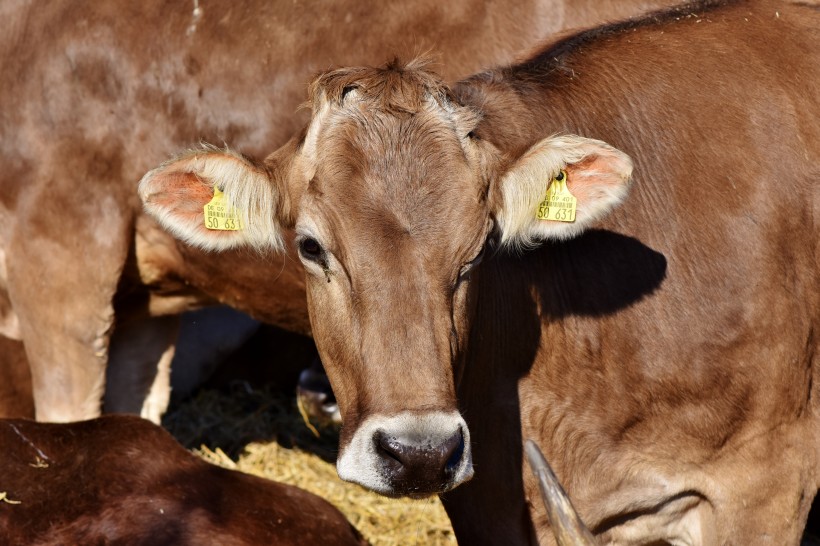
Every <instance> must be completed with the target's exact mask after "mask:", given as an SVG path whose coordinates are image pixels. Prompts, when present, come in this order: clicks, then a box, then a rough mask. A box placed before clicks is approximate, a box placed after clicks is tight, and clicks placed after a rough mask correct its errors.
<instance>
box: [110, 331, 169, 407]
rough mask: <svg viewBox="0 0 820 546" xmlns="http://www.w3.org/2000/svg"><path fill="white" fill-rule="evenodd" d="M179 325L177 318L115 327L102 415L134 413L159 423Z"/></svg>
mask: <svg viewBox="0 0 820 546" xmlns="http://www.w3.org/2000/svg"><path fill="white" fill-rule="evenodd" d="M179 324H180V318H179V315H168V316H162V317H144V318H137V319H132V320H129V321H127V322H125V323H124V324H117V326H116V329H115V330H114V335H113V336H112V339H111V350H110V352H109V358H108V368H107V370H106V390H105V412H106V413H138V414H139V415H140V416H141V417H143V418H145V419H148V420H150V421H153V422H154V423H159V422H160V419H161V418H162V414H163V413H165V410H166V409H167V408H168V401H169V400H170V397H171V361H172V360H173V358H174V349H175V343H176V339H177V335H178V334H179Z"/></svg>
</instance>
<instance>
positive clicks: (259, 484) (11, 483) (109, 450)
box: [0, 415, 366, 546]
mask: <svg viewBox="0 0 820 546" xmlns="http://www.w3.org/2000/svg"><path fill="white" fill-rule="evenodd" d="M0 445H2V446H3V449H2V450H0V543H2V544H26V545H28V546H46V545H57V544H129V545H135V546H136V545H141V544H144V545H146V546H148V545H150V546H161V545H169V546H170V545H173V546H185V545H201V544H220V545H225V546H228V545H231V546H233V545H235V546H240V545H247V546H251V545H253V546H256V545H259V544H292V545H302V544H346V545H347V544H349V545H353V544H356V545H362V544H366V541H365V540H364V539H362V538H361V536H360V535H359V533H358V532H357V531H356V530H355V529H354V528H353V527H352V526H351V525H350V523H349V522H348V521H347V520H346V519H345V517H344V515H343V514H342V513H341V512H339V510H337V509H336V508H334V507H333V506H332V505H331V504H330V503H328V502H326V501H324V500H322V499H320V498H319V497H317V496H316V495H313V494H311V493H308V492H307V491H304V490H302V489H299V488H298V487H293V486H290V485H285V484H281V483H276V482H272V481H268V480H264V479H262V478H257V477H256V476H250V475H248V474H244V473H242V472H237V471H234V470H227V469H225V468H220V467H218V466H215V465H212V464H209V463H206V462H205V461H203V460H202V459H200V458H199V457H197V456H195V455H193V454H192V453H189V452H188V451H186V450H185V449H184V448H183V447H182V446H180V445H179V444H178V443H177V442H176V441H175V440H174V439H173V438H172V437H171V435H170V434H168V433H167V432H165V431H164V430H162V429H161V428H160V427H158V426H156V425H153V424H151V423H150V422H148V421H146V420H144V419H140V418H139V417H133V416H126V415H111V416H105V417H101V418H99V419H94V420H91V421H84V422H80V423H71V424H44V423H35V422H32V421H24V420H5V419H4V420H0Z"/></svg>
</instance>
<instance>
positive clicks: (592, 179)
mask: <svg viewBox="0 0 820 546" xmlns="http://www.w3.org/2000/svg"><path fill="white" fill-rule="evenodd" d="M631 175H632V160H631V159H630V158H629V156H627V155H626V154H625V153H624V152H622V151H620V150H617V149H615V148H613V147H612V146H610V145H609V144H607V143H605V142H601V141H600V140H594V139H590V138H584V137H580V136H577V135H562V136H553V137H548V138H545V139H543V140H541V141H540V142H538V143H536V144H535V145H533V146H532V147H531V148H530V149H529V150H528V151H527V152H526V153H524V155H522V156H521V157H520V158H518V160H517V161H515V162H514V163H513V164H512V166H511V167H510V168H509V169H508V170H507V172H506V173H505V174H504V175H503V177H502V178H501V181H500V189H501V199H500V206H499V207H498V208H497V210H496V211H495V214H496V220H497V222H498V226H499V228H500V231H501V243H502V244H505V245H511V246H534V245H536V244H537V243H538V242H539V241H543V240H546V239H568V238H570V237H575V236H576V235H578V234H580V233H581V232H583V231H584V230H585V229H587V228H588V227H589V226H590V225H592V224H593V222H595V221H596V220H597V219H599V218H601V217H602V216H605V215H606V214H608V213H609V212H610V211H611V210H612V208H613V207H615V206H616V205H618V203H620V202H621V201H623V199H624V197H626V192H627V188H628V186H629V179H630V176H631Z"/></svg>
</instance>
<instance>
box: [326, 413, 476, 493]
mask: <svg viewBox="0 0 820 546" xmlns="http://www.w3.org/2000/svg"><path fill="white" fill-rule="evenodd" d="M336 469H337V471H338V473H339V477H341V478H342V479H343V480H347V481H350V482H354V483H358V484H360V485H362V486H364V487H367V488H368V489H372V490H373V491H376V492H377V493H381V494H383V495H388V496H391V497H399V496H409V497H416V498H421V497H426V496H429V495H433V494H438V493H443V492H445V491H449V490H450V489H453V488H454V487H456V486H457V485H459V484H461V483H463V482H465V481H467V480H469V479H470V478H472V476H473V464H472V455H471V450H470V433H469V430H468V429H467V424H466V423H465V422H464V419H462V417H461V416H460V415H459V414H458V412H449V413H446V412H431V413H424V414H418V413H410V412H406V413H401V414H399V415H394V416H390V417H382V416H371V417H369V418H367V419H366V420H365V421H364V422H363V423H362V424H361V425H360V426H359V429H358V430H357V431H356V433H355V434H354V435H353V438H352V440H351V441H350V443H349V444H348V445H347V446H346V447H344V448H343V449H342V451H341V454H340V456H339V459H338V461H337V463H336Z"/></svg>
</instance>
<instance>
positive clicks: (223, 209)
mask: <svg viewBox="0 0 820 546" xmlns="http://www.w3.org/2000/svg"><path fill="white" fill-rule="evenodd" d="M204 210H205V227H206V228H208V229H213V230H217V231H239V230H241V229H242V222H240V221H239V214H238V212H237V210H236V209H235V208H233V209H230V210H228V206H227V205H226V204H225V194H224V193H222V191H221V190H220V189H219V188H217V187H216V186H214V196H213V199H211V200H210V201H209V202H208V204H207V205H205V207H204Z"/></svg>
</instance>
